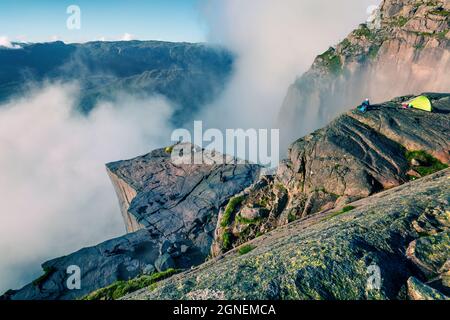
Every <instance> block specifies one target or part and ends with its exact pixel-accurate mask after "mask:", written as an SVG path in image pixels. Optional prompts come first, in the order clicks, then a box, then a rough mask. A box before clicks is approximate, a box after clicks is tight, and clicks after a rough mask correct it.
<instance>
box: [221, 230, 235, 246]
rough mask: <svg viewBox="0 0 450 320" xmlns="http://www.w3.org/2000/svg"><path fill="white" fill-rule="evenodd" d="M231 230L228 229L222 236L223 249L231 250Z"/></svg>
mask: <svg viewBox="0 0 450 320" xmlns="http://www.w3.org/2000/svg"><path fill="white" fill-rule="evenodd" d="M232 236H233V235H232V234H231V232H229V231H227V232H225V233H224V234H223V236H222V249H223V250H229V249H230V247H231V238H232Z"/></svg>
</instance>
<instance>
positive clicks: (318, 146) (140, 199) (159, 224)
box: [3, 93, 450, 299]
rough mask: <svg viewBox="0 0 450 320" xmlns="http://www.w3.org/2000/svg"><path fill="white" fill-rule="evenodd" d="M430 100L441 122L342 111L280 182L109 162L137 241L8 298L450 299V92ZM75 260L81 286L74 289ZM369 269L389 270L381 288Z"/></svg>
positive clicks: (298, 151) (227, 169) (231, 166)
mask: <svg viewBox="0 0 450 320" xmlns="http://www.w3.org/2000/svg"><path fill="white" fill-rule="evenodd" d="M426 95H427V96H428V97H429V99H430V100H431V102H432V104H433V108H434V110H433V112H431V113H430V112H425V111H421V110H415V109H403V108H401V105H402V103H403V102H404V101H407V100H408V99H409V98H411V97H400V98H396V99H393V100H391V101H389V102H386V103H382V104H379V105H372V106H371V108H370V109H369V111H367V112H366V113H361V112H359V111H357V110H353V111H349V112H347V113H344V114H342V115H340V116H339V117H338V118H336V119H335V120H334V121H332V122H331V123H330V124H329V125H327V126H326V127H324V128H322V129H319V130H317V131H315V132H313V133H311V134H309V135H307V136H305V137H304V138H301V139H299V140H297V141H296V142H294V143H293V144H292V145H291V147H290V148H289V154H288V158H287V159H286V160H284V161H283V162H282V163H281V164H280V166H279V168H278V171H277V173H276V174H275V175H262V174H261V170H260V167H259V166H257V165H252V164H248V163H242V164H237V163H234V162H232V163H230V162H228V163H226V164H222V162H217V161H212V162H208V163H209V164H208V163H204V164H199V165H195V164H182V163H178V162H177V161H174V160H173V158H172V155H173V152H174V151H173V147H169V148H165V149H159V150H155V151H153V152H151V153H149V154H147V155H144V156H140V157H137V158H135V159H131V160H126V161H119V162H114V163H110V164H108V165H107V170H108V173H109V175H110V177H111V179H112V182H113V184H114V186H115V189H116V192H117V194H118V198H119V203H120V205H121V209H122V214H123V217H124V221H125V224H126V225H127V229H128V231H129V233H128V234H127V235H125V236H123V237H120V238H117V239H113V240H109V241H107V242H105V243H102V244H99V245H97V246H94V247H91V248H85V249H82V250H80V251H78V252H75V253H72V254H70V255H67V256H65V257H61V258H57V259H54V260H51V261H48V262H46V263H44V264H43V269H44V271H45V274H44V275H43V276H42V277H40V278H39V279H36V281H34V282H33V283H31V284H28V285H27V286H25V287H24V288H22V289H21V290H17V291H9V292H8V293H7V294H6V295H4V296H3V298H8V299H74V298H80V297H83V296H85V295H86V294H89V293H92V292H93V291H95V292H93V293H92V294H91V295H89V296H88V297H89V298H92V299H98V298H102V299H112V298H114V299H115V298H118V297H121V296H123V295H124V294H125V293H129V292H130V291H133V288H134V289H139V288H142V287H148V286H149V285H150V284H151V288H152V289H153V291H151V292H150V291H148V289H145V291H142V292H138V293H136V294H134V295H132V296H130V298H230V299H242V298H249V299H250V298H270V299H279V298H280V299H281V298H283V299H285V298H286V299H290V298H292V299H293V298H299V299H316V298H317V299H367V298H368V299H372V298H379V299H393V298H408V297H409V298H414V299H422V298H433V297H434V298H439V299H441V298H445V297H446V296H448V294H449V289H448V272H449V271H448V262H447V261H448V257H449V256H450V254H449V252H448V249H449V248H450V244H449V236H448V232H449V231H448V228H449V226H450V225H449V219H450V217H449V215H448V214H449V213H448V210H449V201H450V199H449V192H448V190H449V181H450V180H449V178H450V176H449V171H448V170H445V171H442V170H444V169H445V168H446V167H447V166H448V164H449V163H450V156H449V155H450V142H449V141H450V94H431V93H429V94H426ZM177 146H179V145H177ZM177 146H175V147H177ZM183 150H185V151H186V152H185V153H184V154H185V155H188V154H191V155H192V156H193V157H195V156H196V155H202V156H206V157H208V159H216V160H218V159H221V157H222V158H223V157H224V156H222V155H219V157H218V158H217V154H215V157H213V156H212V152H206V151H204V150H200V149H199V148H197V147H195V146H192V145H187V144H186V145H184V147H183ZM438 171H442V172H441V173H438V174H434V173H436V172H438ZM433 174H434V175H433ZM429 175H432V176H431V177H428V176H429ZM415 180H417V181H415ZM286 225H287V226H286ZM255 248H256V249H255ZM241 256H242V257H241ZM208 257H209V258H210V259H209V260H210V261H208V262H207V263H206V264H203V265H202V266H201V267H200V268H199V269H197V270H195V271H192V272H188V273H184V274H182V275H181V276H175V277H174V278H173V279H172V280H168V281H167V282H163V283H161V284H156V283H154V279H156V278H158V279H160V278H161V277H163V276H165V275H166V274H165V273H164V272H168V273H169V274H170V273H172V272H174V270H175V269H188V268H190V267H192V266H196V265H199V264H202V263H203V262H204V261H205V259H207V258H208ZM71 265H76V266H79V267H80V270H81V281H82V285H81V290H68V289H67V286H66V284H65V281H66V280H67V278H68V275H67V272H66V271H67V268H68V267H69V266H71ZM368 268H369V269H370V270H372V269H373V270H379V271H380V272H381V279H382V280H379V281H378V280H377V281H378V282H377V283H379V282H380V281H381V282H380V283H381V284H379V287H378V289H377V290H376V291H372V290H371V289H370V288H369V289H370V290H368V289H367V285H366V284H367V274H366V273H367V272H368V270H369V269H368ZM374 268H375V269H374ZM373 270H372V271H373ZM130 279H132V280H130ZM317 279H320V281H317ZM127 281H131V282H127ZM103 287H105V288H104V289H101V290H97V289H99V288H103ZM155 288H158V289H155ZM96 290H97V291H96Z"/></svg>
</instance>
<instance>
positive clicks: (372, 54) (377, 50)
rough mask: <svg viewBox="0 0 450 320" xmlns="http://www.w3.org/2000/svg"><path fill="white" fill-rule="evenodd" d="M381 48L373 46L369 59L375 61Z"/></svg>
mask: <svg viewBox="0 0 450 320" xmlns="http://www.w3.org/2000/svg"><path fill="white" fill-rule="evenodd" d="M380 48H381V47H380V46H372V47H370V49H369V54H368V55H369V58H370V59H375V58H376V57H377V56H378V52H379V51H380Z"/></svg>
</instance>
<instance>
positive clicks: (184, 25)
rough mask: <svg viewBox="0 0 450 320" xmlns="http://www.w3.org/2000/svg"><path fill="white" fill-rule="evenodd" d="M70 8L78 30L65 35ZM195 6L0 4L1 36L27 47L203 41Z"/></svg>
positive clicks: (74, 1)
mask: <svg viewBox="0 0 450 320" xmlns="http://www.w3.org/2000/svg"><path fill="white" fill-rule="evenodd" d="M69 5H78V6H79V7H80V9H81V23H82V24H81V29H80V30H68V29H67V27H66V20H67V18H68V17H69V15H68V14H67V13H66V9H67V7H68V6H69ZM199 8H200V0H133V1H129V0H128V1H126V0H95V1H93V0H70V1H67V0H1V1H0V36H8V38H9V39H10V40H17V39H23V40H26V41H31V42H38V41H50V40H52V39H56V38H59V39H61V40H64V41H66V42H84V41H89V40H96V39H100V38H102V37H104V38H106V39H107V40H116V39H119V38H120V37H122V36H123V35H124V34H126V33H128V34H131V35H133V37H134V38H137V39H142V40H145V39H148V40H149V39H155V40H168V41H190V42H201V41H205V35H206V27H205V25H204V23H202V21H201V18H200V14H199V12H200V10H199Z"/></svg>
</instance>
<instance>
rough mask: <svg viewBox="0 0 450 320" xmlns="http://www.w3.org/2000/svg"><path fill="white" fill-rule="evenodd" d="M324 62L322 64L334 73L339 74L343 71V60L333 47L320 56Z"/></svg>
mask: <svg viewBox="0 0 450 320" xmlns="http://www.w3.org/2000/svg"><path fill="white" fill-rule="evenodd" d="M319 58H320V59H321V62H322V66H323V67H325V68H326V69H327V70H328V71H329V72H330V73H332V74H339V73H340V72H341V71H342V62H341V58H340V57H339V55H337V54H336V51H335V50H334V49H333V48H330V49H328V50H327V51H326V52H324V53H323V54H321V55H320V56H319Z"/></svg>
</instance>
